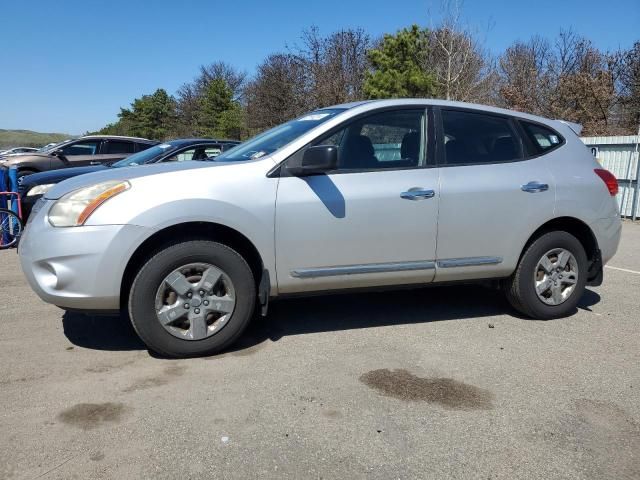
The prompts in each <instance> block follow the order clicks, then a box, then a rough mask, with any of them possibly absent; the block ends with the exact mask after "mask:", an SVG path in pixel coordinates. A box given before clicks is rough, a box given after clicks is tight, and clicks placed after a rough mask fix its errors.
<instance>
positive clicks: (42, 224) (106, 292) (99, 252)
mask: <svg viewBox="0 0 640 480" xmlns="http://www.w3.org/2000/svg"><path fill="white" fill-rule="evenodd" d="M50 203H51V202H45V205H44V206H43V208H41V209H40V210H39V211H38V212H36V213H35V214H34V218H32V219H31V221H30V222H29V224H28V226H27V228H26V230H25V232H24V233H23V236H22V238H21V240H20V248H19V252H18V253H19V255H20V263H21V265H22V270H23V271H24V274H25V276H26V278H27V281H28V282H29V285H30V286H31V288H32V289H33V290H34V291H35V292H36V293H37V294H38V296H39V297H40V298H42V300H44V301H45V302H47V303H52V304H54V305H57V306H59V307H62V308H69V309H76V310H117V309H119V308H120V286H121V282H122V276H123V273H124V270H125V268H126V264H127V262H128V260H129V258H130V257H131V255H132V253H133V251H134V249H135V247H136V246H137V245H139V243H140V242H141V241H142V239H144V238H145V234H148V229H146V228H144V227H139V226H134V225H101V226H84V227H71V228H54V227H52V226H51V225H50V224H49V222H48V220H47V218H46V213H47V211H48V209H49V207H50Z"/></svg>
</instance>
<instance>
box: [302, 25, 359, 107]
mask: <svg viewBox="0 0 640 480" xmlns="http://www.w3.org/2000/svg"><path fill="white" fill-rule="evenodd" d="M371 45H372V42H371V38H370V37H369V35H368V34H367V33H365V31H364V30H362V29H347V30H340V31H338V32H335V33H332V34H331V35H329V36H327V37H323V36H322V35H321V34H320V31H319V30H318V28H317V27H312V28H310V29H308V30H305V31H304V32H303V34H302V46H300V47H294V48H293V49H290V50H292V52H291V53H292V55H294V56H295V58H296V59H297V60H298V61H299V62H300V64H301V65H302V66H303V68H304V72H305V78H306V84H307V89H308V91H309V93H310V95H311V98H312V99H313V101H312V105H310V106H311V107H323V106H328V105H332V104H336V103H344V102H351V101H354V100H360V99H362V98H363V93H362V85H363V83H364V77H365V72H366V71H367V67H368V61H367V51H368V50H369V48H371Z"/></svg>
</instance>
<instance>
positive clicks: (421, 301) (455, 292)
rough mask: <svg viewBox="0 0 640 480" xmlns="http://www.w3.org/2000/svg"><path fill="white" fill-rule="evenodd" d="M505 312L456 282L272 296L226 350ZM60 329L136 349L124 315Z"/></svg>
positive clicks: (82, 318) (497, 302)
mask: <svg viewBox="0 0 640 480" xmlns="http://www.w3.org/2000/svg"><path fill="white" fill-rule="evenodd" d="M599 301H600V295H598V294H597V293H596V292H594V291H592V290H588V289H587V290H586V291H585V294H584V295H583V297H582V299H581V300H580V303H579V304H578V308H580V309H584V310H588V311H590V307H591V306H592V305H595V304H597V303H598V302H599ZM502 314H508V315H511V316H514V317H516V318H522V319H524V317H521V316H519V315H518V314H517V313H516V312H515V311H514V310H513V309H512V308H511V306H510V305H509V304H508V302H507V301H506V300H505V298H504V295H503V294H502V293H501V292H500V291H498V290H494V289H490V288H487V287H483V286H480V285H456V286H442V287H430V288H420V289H413V290H396V291H385V292H368V293H349V294H345V293H343V294H336V295H322V296H316V297H307V298H291V299H286V300H279V301H277V302H273V303H272V304H271V305H270V307H269V314H268V316H267V317H265V318H262V317H256V318H255V319H254V321H253V322H252V323H251V325H250V326H249V327H248V328H247V330H246V331H245V333H244V334H243V336H242V337H241V339H240V340H239V341H238V342H237V343H236V344H235V345H233V346H232V347H231V348H230V349H228V350H227V351H226V352H225V353H238V354H240V355H241V354H243V353H242V352H246V353H249V352H250V351H251V350H252V349H253V348H252V347H256V346H258V345H260V344H262V343H263V342H266V341H267V340H269V341H272V342H277V341H278V340H280V339H281V338H282V337H284V336H287V335H304V334H311V333H319V332H327V331H339V330H353V329H362V328H371V327H381V326H392V325H403V324H414V323H430V322H439V321H445V320H465V319H474V320H475V321H479V320H481V319H482V318H483V317H489V316H495V315H502ZM62 324H63V328H64V333H65V335H66V336H67V338H68V339H69V341H70V342H71V343H73V344H74V345H77V346H80V347H84V348H91V349H96V350H114V351H118V350H141V349H145V348H146V347H145V345H144V344H143V343H142V341H141V340H140V339H139V338H138V336H137V335H136V333H135V331H134V330H133V327H132V326H131V324H130V323H129V321H128V319H126V318H123V317H102V316H87V315H83V314H79V313H75V312H66V313H65V314H64V315H63V317H62Z"/></svg>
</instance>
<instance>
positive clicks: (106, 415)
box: [58, 402, 128, 430]
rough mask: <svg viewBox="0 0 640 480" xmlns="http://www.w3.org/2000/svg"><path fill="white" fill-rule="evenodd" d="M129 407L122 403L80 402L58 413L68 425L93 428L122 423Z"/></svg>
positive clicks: (87, 428)
mask: <svg viewBox="0 0 640 480" xmlns="http://www.w3.org/2000/svg"><path fill="white" fill-rule="evenodd" d="M127 411H128V408H127V407H126V406H125V405H124V404H122V403H112V402H107V403H78V404H77V405H74V406H73V407H71V408H68V409H67V410H64V411H63V412H61V413H60V414H59V415H58V420H60V421H61V422H62V423H65V424H67V425H71V426H74V427H78V428H81V429H82V430H91V429H94V428H98V427H101V426H103V425H106V424H115V423H120V421H122V419H123V418H124V416H125V415H126V413H127Z"/></svg>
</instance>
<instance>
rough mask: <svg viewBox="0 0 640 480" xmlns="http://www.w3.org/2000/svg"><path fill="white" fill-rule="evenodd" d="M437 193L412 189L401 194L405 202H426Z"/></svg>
mask: <svg viewBox="0 0 640 480" xmlns="http://www.w3.org/2000/svg"><path fill="white" fill-rule="evenodd" d="M435 194H436V192H434V191H433V190H423V189H422V188H410V189H409V190H407V191H406V192H402V193H401V194H400V198H402V199H404V200H425V199H427V198H432V197H434V196H435Z"/></svg>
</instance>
